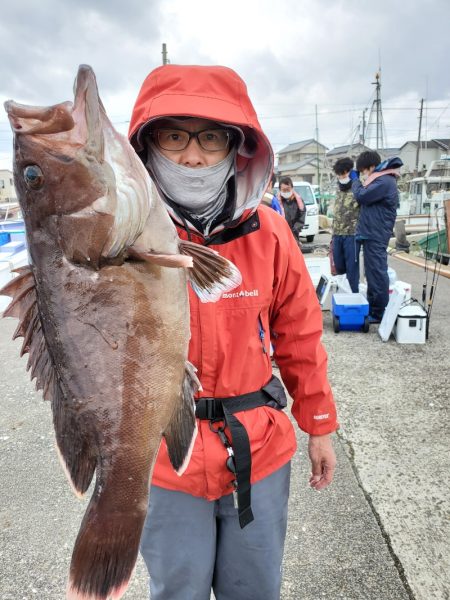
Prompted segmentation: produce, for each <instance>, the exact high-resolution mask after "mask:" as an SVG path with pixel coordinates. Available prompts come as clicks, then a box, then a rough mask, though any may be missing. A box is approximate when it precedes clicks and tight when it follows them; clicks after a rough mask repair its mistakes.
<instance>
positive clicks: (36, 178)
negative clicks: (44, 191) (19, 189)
mask: <svg viewBox="0 0 450 600" xmlns="http://www.w3.org/2000/svg"><path fill="white" fill-rule="evenodd" d="M23 178H24V179H25V183H26V184H27V187H28V188H29V189H30V190H39V189H40V188H41V187H42V186H43V185H44V174H43V172H42V170H41V168H40V167H38V166H37V165H28V167H25V169H24V171H23Z"/></svg>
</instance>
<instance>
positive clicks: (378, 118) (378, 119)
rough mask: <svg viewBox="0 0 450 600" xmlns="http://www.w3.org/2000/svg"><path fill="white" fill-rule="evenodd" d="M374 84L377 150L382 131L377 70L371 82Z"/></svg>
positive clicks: (379, 85)
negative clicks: (373, 80)
mask: <svg viewBox="0 0 450 600" xmlns="http://www.w3.org/2000/svg"><path fill="white" fill-rule="evenodd" d="M373 85H375V86H376V88H375V90H376V92H375V93H376V100H375V102H376V132H377V133H376V136H377V146H376V147H377V150H379V148H380V141H381V139H382V137H383V136H382V133H381V123H382V121H381V83H380V73H379V72H378V73H377V74H376V75H375V83H374V84H373Z"/></svg>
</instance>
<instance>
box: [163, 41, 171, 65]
mask: <svg viewBox="0 0 450 600" xmlns="http://www.w3.org/2000/svg"><path fill="white" fill-rule="evenodd" d="M161 54H162V64H163V65H168V64H169V62H170V61H169V59H168V58H167V44H163V45H162V53H161Z"/></svg>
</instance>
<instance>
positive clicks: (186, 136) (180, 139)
mask: <svg viewBox="0 0 450 600" xmlns="http://www.w3.org/2000/svg"><path fill="white" fill-rule="evenodd" d="M150 135H151V136H152V137H153V139H154V140H155V142H156V144H157V145H158V146H159V147H160V148H161V149H162V150H168V151H169V152H181V151H182V150H185V149H186V148H187V147H188V145H189V142H190V141H191V139H192V138H195V139H196V140H197V142H198V144H199V146H200V148H202V149H203V150H206V151H207V152H220V151H221V150H226V149H227V148H228V146H229V144H230V141H231V139H232V136H233V134H232V132H231V131H230V130H228V129H224V128H223V127H222V128H217V129H202V130H201V131H187V130H186V129H178V128H175V127H173V128H170V129H169V128H161V129H154V130H153V131H151V132H150Z"/></svg>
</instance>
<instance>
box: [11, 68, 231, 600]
mask: <svg viewBox="0 0 450 600" xmlns="http://www.w3.org/2000/svg"><path fill="white" fill-rule="evenodd" d="M5 108H6V111H7V113H8V116H9V120H10V122H11V126H12V129H13V131H14V134H15V135H14V148H15V157H14V178H15V185H16V189H17V192H18V196H19V200H20V205H21V208H22V212H23V215H24V218H25V225H26V231H27V240H28V248H29V253H30V267H29V268H28V267H27V268H24V269H21V270H20V271H19V274H18V276H17V277H16V278H15V279H14V280H13V281H12V282H10V283H9V284H8V285H7V286H6V287H5V288H4V289H3V290H2V292H1V293H3V294H6V295H9V296H12V297H13V300H12V302H11V304H10V305H9V307H8V309H7V310H6V311H5V313H4V316H14V317H18V318H19V319H20V322H19V325H18V327H17V330H16V332H15V335H14V337H15V338H16V337H18V336H22V337H24V338H25V340H24V343H23V347H22V354H23V353H25V352H29V361H28V368H31V377H32V379H33V378H36V379H37V388H38V389H42V390H43V394H44V398H46V399H48V400H50V401H51V406H52V411H53V422H54V427H55V433H56V442H57V447H58V451H59V454H60V456H61V461H62V464H63V466H64V469H65V471H66V473H67V475H68V478H69V480H70V482H71V484H72V485H73V488H74V490H75V491H76V493H77V494H79V495H82V494H84V493H85V492H86V490H87V489H88V487H89V484H90V482H91V480H92V478H93V475H94V473H95V474H96V482H95V489H94V491H93V494H92V498H91V500H90V503H89V506H88V508H87V511H86V514H85V516H84V519H83V522H82V524H81V528H80V531H79V534H78V537H77V540H76V543H75V547H74V551H73V556H72V562H71V567H70V577H69V583H68V591H67V597H68V598H70V599H84V600H88V599H89V600H94V599H95V600H105V599H108V598H113V599H117V598H120V597H121V596H122V595H123V593H124V592H125V589H126V587H127V584H128V581H129V579H130V577H131V574H132V571H133V567H134V564H135V561H136V558H137V554H138V549H139V540H140V535H141V531H142V527H143V523H144V519H145V516H146V510H147V500H148V492H149V482H150V478H151V472H152V467H153V464H154V461H155V458H156V454H157V452H158V448H159V445H160V442H161V437H162V436H163V435H164V437H165V439H166V442H167V445H168V448H169V454H170V457H171V460H172V463H173V465H174V468H175V469H177V470H179V471H180V472H181V471H182V470H183V468H185V466H186V463H187V460H188V458H189V455H190V449H191V447H192V443H193V439H194V435H195V417H194V402H193V396H194V393H195V391H196V390H197V389H198V386H199V382H198V381H197V378H196V376H195V369H194V367H193V366H192V365H190V364H189V363H188V362H187V350H188V342H189V335H190V334H189V305H188V295H187V285H186V282H187V278H190V279H191V280H192V282H193V285H194V288H195V289H196V290H197V291H198V293H199V294H203V299H204V300H205V301H208V300H216V299H217V298H218V297H220V295H221V294H222V293H223V292H224V291H225V290H227V289H232V288H233V287H235V286H236V285H238V284H239V283H240V274H239V272H238V271H237V269H236V268H235V267H234V266H233V265H231V263H229V262H228V261H226V260H225V259H223V258H221V257H220V256H219V255H217V253H213V252H212V251H210V250H208V249H205V248H203V247H200V246H197V245H194V244H189V243H186V242H181V241H180V239H179V238H178V236H177V232H176V229H175V227H174V225H173V223H172V222H171V220H170V218H169V216H168V214H167V212H166V210H165V207H164V205H163V203H162V201H161V199H160V198H159V197H158V195H157V193H156V192H155V190H154V187H153V186H152V183H151V181H150V179H149V176H148V174H147V172H146V170H145V168H144V167H143V165H142V164H141V161H140V160H139V159H138V157H137V155H136V154H135V153H134V150H133V149H132V148H131V146H130V145H129V144H128V141H127V139H126V138H125V137H123V136H121V135H119V134H118V133H117V132H116V131H115V130H114V128H113V126H112V125H111V123H110V121H109V119H108V118H107V116H106V113H105V111H104V109H103V106H102V104H101V101H100V99H99V96H98V90H97V85H96V81H95V76H94V73H93V71H92V69H91V68H90V67H87V66H81V67H80V69H79V71H78V75H77V79H76V82H75V101H74V103H73V104H72V103H71V102H65V103H62V104H59V105H56V106H53V107H49V108H41V107H31V106H23V105H20V104H16V103H15V102H12V101H9V102H7V103H6V104H5ZM189 265H191V266H189ZM192 265H193V266H192ZM171 266H172V267H175V268H170V267H171ZM184 267H187V268H184Z"/></svg>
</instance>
